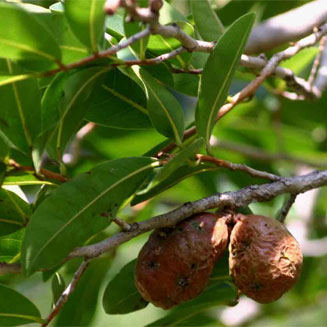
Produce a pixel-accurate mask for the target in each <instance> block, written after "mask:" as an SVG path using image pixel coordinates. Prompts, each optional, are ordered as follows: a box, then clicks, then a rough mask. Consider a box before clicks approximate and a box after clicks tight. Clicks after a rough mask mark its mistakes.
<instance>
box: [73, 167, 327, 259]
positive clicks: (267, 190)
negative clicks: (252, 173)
mask: <svg viewBox="0 0 327 327" xmlns="http://www.w3.org/2000/svg"><path fill="white" fill-rule="evenodd" d="M326 185H327V170H322V171H314V172H312V173H310V174H307V175H303V176H297V177H290V178H281V179H280V180H279V181H276V182H272V183H269V184H263V185H250V186H247V187H245V188H243V189H241V190H239V191H236V192H226V193H221V194H216V195H212V196H209V197H206V198H203V199H201V200H198V201H195V202H188V203H185V204H184V205H182V206H181V207H179V208H177V209H175V210H173V211H170V212H168V213H165V214H162V215H159V216H156V217H153V218H151V219H148V220H145V221H142V222H139V223H138V228H137V229H135V230H132V231H130V232H121V233H118V234H116V235H114V236H112V237H110V238H108V239H106V240H104V241H102V242H99V243H96V244H93V245H88V246H84V247H80V248H76V249H75V250H73V251H72V252H71V253H70V255H69V256H68V258H67V259H72V258H75V257H87V258H94V257H97V256H99V255H101V254H102V253H104V252H107V251H109V250H111V249H113V248H115V247H117V246H119V245H120V244H122V243H125V242H127V241H129V240H131V239H132V238H134V237H136V236H138V235H140V234H143V233H145V232H148V231H150V230H152V229H157V228H163V227H173V226H175V225H176V224H177V223H179V222H180V221H182V220H184V219H185V218H187V217H190V216H192V215H193V214H196V213H200V212H203V211H205V210H208V209H214V208H217V207H231V208H233V209H237V208H239V207H244V206H248V205H249V204H250V203H252V202H264V201H269V200H271V199H273V198H275V197H276V196H278V195H281V194H284V193H296V194H298V193H303V192H306V191H308V190H311V189H314V188H318V187H321V186H326Z"/></svg>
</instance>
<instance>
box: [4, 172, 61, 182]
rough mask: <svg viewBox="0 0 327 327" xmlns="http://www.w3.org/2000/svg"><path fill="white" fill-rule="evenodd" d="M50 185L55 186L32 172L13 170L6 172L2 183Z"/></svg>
mask: <svg viewBox="0 0 327 327" xmlns="http://www.w3.org/2000/svg"><path fill="white" fill-rule="evenodd" d="M44 184H45V185H52V186H56V185H57V184H54V183H52V182H49V181H41V180H39V179H38V178H36V177H35V175H34V173H33V172H25V171H13V172H8V173H7V174H6V177H5V179H4V182H3V185H44Z"/></svg>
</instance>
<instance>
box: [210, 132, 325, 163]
mask: <svg viewBox="0 0 327 327" xmlns="http://www.w3.org/2000/svg"><path fill="white" fill-rule="evenodd" d="M210 145H211V146H212V147H217V148H219V149H226V150H230V151H234V152H237V153H241V154H243V155H245V156H247V157H250V158H253V159H256V160H263V161H290V162H293V163H295V164H301V165H306V166H311V167H316V168H326V167H327V161H325V162H319V161H317V160H316V161H310V160H306V159H303V158H297V157H293V156H290V155H288V154H286V153H271V152H267V151H264V150H263V149H260V148H257V147H254V146H250V145H246V144H240V143H235V142H231V141H225V140H224V141H223V140H218V139H217V138H213V139H212V141H211V142H210Z"/></svg>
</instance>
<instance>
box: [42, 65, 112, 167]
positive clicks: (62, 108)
mask: <svg viewBox="0 0 327 327" xmlns="http://www.w3.org/2000/svg"><path fill="white" fill-rule="evenodd" d="M106 71H108V68H103V67H101V68H100V67H93V68H89V69H84V70H79V71H77V72H76V73H74V74H72V75H70V73H69V72H68V73H67V74H68V75H66V76H67V77H65V76H61V77H59V76H58V79H55V80H54V81H53V84H55V85H54V87H52V86H53V84H52V85H50V86H49V90H48V91H47V92H46V93H45V94H44V98H43V100H42V104H43V108H42V125H43V127H42V128H43V130H46V129H47V128H48V126H49V125H51V123H49V122H52V121H55V122H57V126H56V129H55V130H54V132H53V134H52V136H51V139H50V141H49V143H48V146H47V150H48V152H49V155H50V156H51V157H53V158H58V159H59V160H61V156H62V154H63V152H64V150H65V148H66V145H67V143H68V141H69V140H70V138H71V137H72V135H73V134H74V133H75V132H76V129H77V128H78V126H79V124H80V123H81V121H82V119H83V118H84V116H85V114H86V112H87V109H88V106H87V105H86V101H87V100H88V99H89V95H90V91H91V88H92V86H93V84H94V83H95V81H96V80H97V79H98V78H100V77H101V75H103V74H104V73H105V72H106ZM53 92H54V96H53ZM47 97H50V100H49V101H48V99H46V98H47ZM56 98H57V101H56ZM44 106H45V107H46V108H47V109H48V110H46V109H45V108H44ZM58 117H59V118H58Z"/></svg>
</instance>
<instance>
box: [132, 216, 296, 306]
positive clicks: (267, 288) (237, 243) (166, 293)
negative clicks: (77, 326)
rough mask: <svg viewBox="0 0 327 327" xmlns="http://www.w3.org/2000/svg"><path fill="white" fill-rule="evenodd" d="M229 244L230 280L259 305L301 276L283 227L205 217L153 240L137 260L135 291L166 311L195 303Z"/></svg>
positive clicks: (261, 220)
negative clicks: (190, 301) (183, 304)
mask: <svg viewBox="0 0 327 327" xmlns="http://www.w3.org/2000/svg"><path fill="white" fill-rule="evenodd" d="M228 243H229V269H230V275H231V277H232V279H233V281H234V283H235V284H236V286H237V287H238V289H239V290H240V292H241V293H243V294H245V295H247V296H248V297H250V298H252V299H254V300H256V301H257V302H260V303H268V302H272V301H275V300H277V299H278V298H279V297H281V296H282V295H283V294H284V293H285V292H286V291H288V290H289V289H290V288H291V287H292V286H293V285H294V284H295V283H296V281H297V279H298V277H299V275H300V273H301V268H302V253H301V250H300V247H299V244H298V243H297V241H296V240H295V239H294V237H293V236H292V235H291V234H290V233H289V232H288V231H287V229H286V228H285V227H284V225H282V224H281V223H280V222H278V221H276V220H274V219H271V218H267V217H264V216H257V215H248V216H245V215H242V214H236V215H232V214H222V215H215V214H211V213H201V214H197V215H194V216H192V217H190V218H188V219H187V220H184V221H183V222H181V223H179V224H178V225H177V226H176V227H175V228H171V229H160V230H156V231H154V232H153V233H152V234H151V236H150V238H149V240H148V241H147V243H146V244H145V245H144V247H143V248H142V250H141V252H140V254H139V257H138V261H137V264H136V268H135V285H136V287H137V289H138V290H139V292H140V293H141V295H142V296H143V297H144V299H145V300H147V301H149V302H151V303H153V304H154V305H156V306H159V307H162V308H163V309H169V308H171V307H173V306H176V305H178V304H180V303H182V302H185V301H188V300H191V299H193V298H195V297H196V296H198V295H199V294H200V293H201V292H202V291H203V290H204V288H205V286H206V285H207V283H208V281H209V277H210V275H211V273H212V270H213V267H214V265H215V264H217V261H219V258H220V257H221V256H222V255H223V253H224V251H225V250H226V248H227V246H228Z"/></svg>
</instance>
